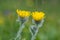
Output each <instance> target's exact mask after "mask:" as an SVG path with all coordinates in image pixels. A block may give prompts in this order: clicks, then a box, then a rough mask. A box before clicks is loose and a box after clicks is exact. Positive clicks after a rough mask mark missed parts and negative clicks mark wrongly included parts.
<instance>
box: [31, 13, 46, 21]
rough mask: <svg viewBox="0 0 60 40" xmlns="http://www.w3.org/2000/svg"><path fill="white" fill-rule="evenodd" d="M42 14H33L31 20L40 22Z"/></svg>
mask: <svg viewBox="0 0 60 40" xmlns="http://www.w3.org/2000/svg"><path fill="white" fill-rule="evenodd" d="M44 15H45V14H44V12H33V13H32V18H33V19H34V20H35V21H40V20H42V19H43V18H44Z"/></svg>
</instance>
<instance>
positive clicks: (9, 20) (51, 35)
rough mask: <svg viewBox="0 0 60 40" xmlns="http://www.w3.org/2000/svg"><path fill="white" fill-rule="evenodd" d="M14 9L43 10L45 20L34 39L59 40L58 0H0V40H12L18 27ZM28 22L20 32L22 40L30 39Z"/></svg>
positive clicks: (59, 17)
mask: <svg viewBox="0 0 60 40" xmlns="http://www.w3.org/2000/svg"><path fill="white" fill-rule="evenodd" d="M16 9H20V10H28V11H31V12H33V11H43V12H45V14H46V15H45V16H46V17H45V22H44V25H43V27H41V28H40V29H39V32H38V34H37V36H36V40H60V0H0V40H13V39H14V38H15V37H16V34H17V31H18V29H19V22H16V19H17V16H18V15H17V14H16ZM30 24H31V23H30V21H29V24H27V23H26V25H25V26H26V27H25V28H24V29H23V32H22V40H24V39H25V40H30V39H31V34H30V32H29V27H30V26H29V25H30Z"/></svg>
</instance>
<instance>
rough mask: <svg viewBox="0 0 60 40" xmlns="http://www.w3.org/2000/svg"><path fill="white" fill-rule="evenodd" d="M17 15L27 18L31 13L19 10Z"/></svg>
mask: <svg viewBox="0 0 60 40" xmlns="http://www.w3.org/2000/svg"><path fill="white" fill-rule="evenodd" d="M17 14H18V15H19V16H20V17H22V18H25V17H29V16H30V12H29V11H21V10H18V9H17Z"/></svg>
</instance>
